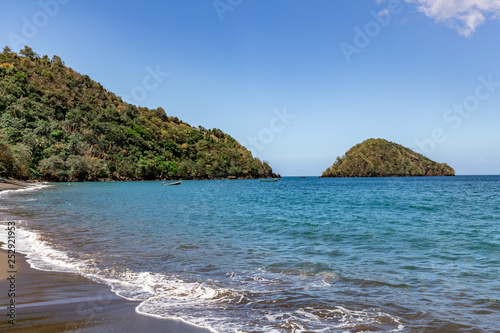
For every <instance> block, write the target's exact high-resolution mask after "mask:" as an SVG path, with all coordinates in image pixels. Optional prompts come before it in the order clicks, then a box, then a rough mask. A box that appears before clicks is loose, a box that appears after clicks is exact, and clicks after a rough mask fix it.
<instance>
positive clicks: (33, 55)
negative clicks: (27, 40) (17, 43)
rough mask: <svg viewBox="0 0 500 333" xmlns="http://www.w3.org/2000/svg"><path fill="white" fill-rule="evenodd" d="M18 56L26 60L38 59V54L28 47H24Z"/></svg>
mask: <svg viewBox="0 0 500 333" xmlns="http://www.w3.org/2000/svg"><path fill="white" fill-rule="evenodd" d="M19 54H20V55H22V56H24V57H26V58H30V59H31V60H35V59H38V58H39V57H40V56H39V55H38V53H36V52H35V51H33V49H32V48H31V47H29V46H28V45H25V46H24V48H23V49H22V50H21V51H19Z"/></svg>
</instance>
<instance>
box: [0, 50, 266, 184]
mask: <svg viewBox="0 0 500 333" xmlns="http://www.w3.org/2000/svg"><path fill="white" fill-rule="evenodd" d="M0 175H1V176H2V177H11V178H18V179H40V180H50V181H97V180H142V179H213V178H228V177H230V178H233V177H236V178H259V177H272V176H274V174H272V169H271V167H270V166H269V165H268V164H267V163H264V162H261V161H259V160H258V159H255V158H253V157H252V154H251V153H250V152H249V151H248V150H247V149H246V148H245V147H243V146H241V145H240V144H239V143H238V142H237V141H236V140H235V139H233V138H232V137H231V136H229V135H227V134H225V133H223V132H222V131H221V130H218V129H205V128H203V127H201V126H200V127H199V128H194V127H192V126H190V125H188V124H186V123H184V122H182V121H181V120H179V119H178V118H177V117H173V116H167V114H166V113H165V111H164V110H163V109H162V108H157V109H148V108H143V107H137V106H134V105H132V104H128V103H126V102H124V101H123V100H122V99H121V98H120V97H118V96H116V95H115V94H113V93H111V92H109V91H107V90H106V89H105V88H103V86H102V85H101V84H99V83H98V82H95V81H93V80H92V79H91V78H89V77H88V76H87V75H82V74H79V73H77V72H76V71H74V70H72V69H71V68H68V67H66V66H65V64H64V62H63V61H62V60H61V58H60V57H58V56H53V57H52V58H49V57H48V56H43V57H41V56H39V55H37V54H36V53H35V52H34V51H33V50H32V49H31V48H29V47H25V48H24V49H23V50H21V51H20V52H19V54H17V53H15V52H12V51H11V50H10V49H9V48H8V47H5V48H4V50H3V53H0Z"/></svg>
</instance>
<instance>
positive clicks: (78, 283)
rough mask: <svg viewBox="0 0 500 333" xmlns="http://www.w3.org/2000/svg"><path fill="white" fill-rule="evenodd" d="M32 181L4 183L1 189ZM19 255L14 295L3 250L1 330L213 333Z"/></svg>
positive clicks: (0, 252)
mask: <svg viewBox="0 0 500 333" xmlns="http://www.w3.org/2000/svg"><path fill="white" fill-rule="evenodd" d="M26 185H28V186H29V184H26V183H21V182H13V183H11V182H9V183H6V182H0V191H1V190H10V189H18V188H23V187H25V186H26ZM0 232H4V231H3V230H1V231H0ZM15 259H16V263H15V271H16V273H14V275H15V298H14V297H10V296H9V295H8V294H9V289H10V288H11V283H10V281H9V280H8V278H9V276H10V275H11V273H8V271H9V270H10V269H9V267H8V266H7V260H8V258H7V252H6V251H4V250H0V279H1V280H0V304H1V307H0V332H92V333H107V332H120V333H125V332H172V333H208V332H210V331H209V330H205V329H201V328H198V327H195V326H192V325H188V324H186V323H184V322H181V321H177V320H170V319H161V318H155V317H150V316H145V315H141V314H138V313H137V312H136V311H135V308H136V307H137V306H138V305H139V302H135V301H127V300H125V299H123V298H121V297H118V296H116V295H115V294H113V293H112V292H111V290H110V288H109V287H108V286H106V285H102V284H98V283H95V282H93V281H91V280H90V279H87V278H84V277H82V276H80V275H77V274H70V273H57V272H45V271H39V270H35V269H33V268H31V267H30V265H29V264H28V263H27V262H26V258H25V256H24V255H22V254H19V253H16V258H15ZM11 299H15V304H16V308H15V317H16V321H15V322H16V325H15V326H14V325H12V324H10V323H9V320H10V318H9V316H8V313H9V312H10V309H8V308H7V306H8V305H9V304H10V300H11Z"/></svg>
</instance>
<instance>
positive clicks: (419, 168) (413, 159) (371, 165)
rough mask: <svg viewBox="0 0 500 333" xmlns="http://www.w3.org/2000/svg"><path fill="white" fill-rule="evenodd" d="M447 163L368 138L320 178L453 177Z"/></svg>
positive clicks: (384, 141)
mask: <svg viewBox="0 0 500 333" xmlns="http://www.w3.org/2000/svg"><path fill="white" fill-rule="evenodd" d="M454 175H455V170H453V168H451V167H449V166H448V165H447V164H446V163H437V162H434V161H432V160H430V159H429V158H427V157H425V156H423V155H422V154H419V153H416V152H414V151H412V150H411V149H408V148H406V147H403V146H402V145H400V144H397V143H394V142H390V141H387V140H384V139H368V140H366V141H364V142H362V143H360V144H357V145H355V146H354V147H352V148H351V149H349V151H348V152H347V153H345V155H344V156H342V157H337V160H336V161H335V163H334V164H333V165H332V166H331V167H329V168H328V169H326V171H324V172H323V175H322V177H415V176H454Z"/></svg>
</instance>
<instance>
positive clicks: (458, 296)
mask: <svg viewBox="0 0 500 333" xmlns="http://www.w3.org/2000/svg"><path fill="white" fill-rule="evenodd" d="M0 201H1V203H2V205H1V208H0V220H2V221H3V223H5V222H6V221H14V220H15V221H16V222H17V227H18V230H19V231H18V235H17V237H18V240H17V244H18V247H17V248H18V251H20V252H22V253H25V254H27V255H28V258H29V262H30V264H31V265H32V266H33V267H35V268H38V269H43V270H57V271H65V272H77V273H79V274H81V275H84V276H87V277H90V278H92V279H93V280H95V281H97V282H101V283H106V284H108V285H110V286H111V288H112V291H113V292H115V293H116V294H118V295H119V296H122V297H124V298H127V299H132V300H140V301H141V303H140V305H139V306H138V307H137V311H138V312H139V313H143V314H147V315H153V316H160V317H165V318H177V319H182V320H184V321H187V322H189V323H192V324H195V325H199V326H202V327H206V328H209V329H211V330H212V331H213V332H500V279H499V273H500V177H499V176H457V177H445V178H440V177H437V178H434V177H430V178H359V179H320V178H306V179H302V178H284V179H282V180H280V181H279V182H275V183H263V182H260V181H259V180H214V181H184V182H183V183H182V185H180V186H161V185H160V182H111V183H62V184H51V185H48V186H42V187H40V188H39V189H36V190H29V191H12V192H2V193H0ZM4 238H5V235H2V238H0V239H4Z"/></svg>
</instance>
